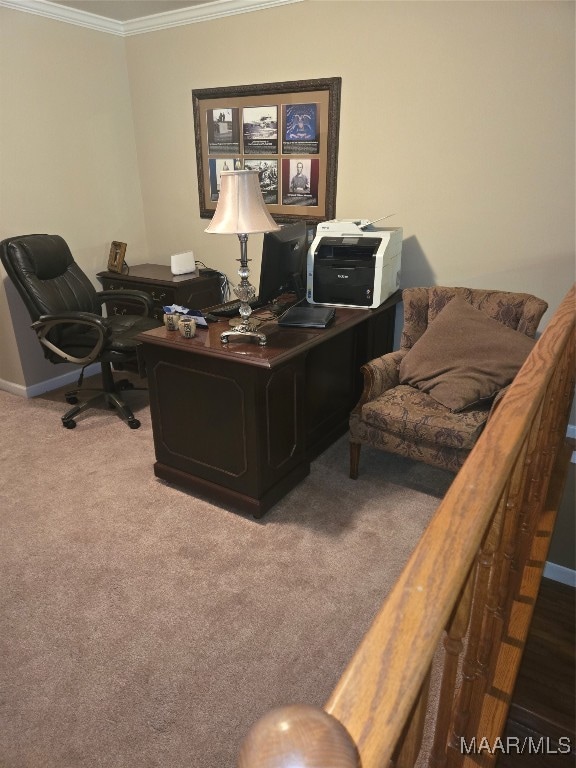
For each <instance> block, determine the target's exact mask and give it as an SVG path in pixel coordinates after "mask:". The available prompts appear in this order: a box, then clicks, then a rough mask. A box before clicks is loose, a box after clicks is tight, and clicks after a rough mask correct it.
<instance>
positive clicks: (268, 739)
mask: <svg viewBox="0 0 576 768" xmlns="http://www.w3.org/2000/svg"><path fill="white" fill-rule="evenodd" d="M238 768H360V758H359V756H358V751H357V749H356V746H355V744H354V742H353V741H352V738H351V737H350V735H349V734H348V731H347V730H346V728H344V726H343V725H342V724H341V723H340V722H339V721H338V720H336V718H335V717H332V715H329V714H328V713H327V712H324V710H323V709H316V708H315V707H309V706H306V705H291V706H286V707H279V708H278V709H273V710H271V711H270V712H268V713H267V714H266V715H264V717H262V718H260V720H258V722H257V723H256V724H255V725H253V726H252V728H251V730H250V731H249V732H248V735H247V736H246V738H245V739H244V741H243V742H242V746H241V748H240V756H239V759H238Z"/></svg>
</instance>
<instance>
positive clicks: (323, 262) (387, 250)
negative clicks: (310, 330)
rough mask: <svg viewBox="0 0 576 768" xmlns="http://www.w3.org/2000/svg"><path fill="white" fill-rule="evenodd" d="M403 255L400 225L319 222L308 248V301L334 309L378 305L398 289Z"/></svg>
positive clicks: (345, 221)
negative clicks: (382, 225) (383, 225)
mask: <svg viewBox="0 0 576 768" xmlns="http://www.w3.org/2000/svg"><path fill="white" fill-rule="evenodd" d="M401 254H402V227H391V228H388V227H375V226H374V223H373V222H370V221H368V219H333V220H332V221H323V222H322V223H321V224H318V227H317V229H316V236H315V238H314V240H313V242H312V245H311V246H310V248H309V250H308V258H307V264H306V298H307V300H308V301H309V302H310V303H312V304H322V305H326V306H332V307H359V308H364V309H372V308H373V307H378V306H379V305H380V304H382V303H383V302H384V301H386V299H387V298H388V297H389V296H391V295H392V294H393V293H394V292H395V291H397V290H398V288H399V286H400V260H401Z"/></svg>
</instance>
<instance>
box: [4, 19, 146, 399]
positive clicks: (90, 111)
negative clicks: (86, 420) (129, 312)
mask: <svg viewBox="0 0 576 768" xmlns="http://www.w3.org/2000/svg"><path fill="white" fill-rule="evenodd" d="M0 30H1V33H0V34H1V39H0V239H2V238H5V237H9V236H11V235H17V234H27V233H32V232H49V233H55V234H61V235H62V236H63V237H64V238H65V239H66V240H67V241H68V243H69V245H70V247H71V249H72V252H73V253H74V255H75V257H76V258H77V260H78V261H79V263H80V264H81V265H82V267H83V268H84V269H85V270H86V272H87V273H88V274H89V276H90V277H91V278H92V279H93V280H94V283H95V285H97V287H101V286H100V285H99V283H98V282H97V280H96V277H95V276H96V273H97V272H98V271H99V270H101V269H105V267H106V263H107V259H108V252H109V249H110V243H111V242H112V240H121V241H124V242H127V243H128V244H129V250H128V251H127V254H126V257H127V259H130V258H131V257H132V258H138V260H140V259H141V258H142V256H144V260H146V254H147V245H146V237H145V227H144V216H143V210H142V196H141V192H140V180H139V175H138V165H137V158H136V148H135V143H134V129H133V123H132V109H131V104H130V92H129V88H128V73H127V68H126V57H125V51H124V40H123V39H122V38H120V37H116V36H113V35H109V34H104V33H101V32H95V31H90V30H87V29H83V28H80V27H77V26H72V25H70V24H64V23H61V22H56V21H51V20H49V19H44V18H40V17H38V16H34V15H31V14H29V13H22V12H18V11H13V10H9V9H6V8H4V7H0ZM4 275H5V273H4V272H3V270H2V271H1V272H0V276H1V277H2V278H4ZM0 323H1V328H2V330H1V334H2V336H1V338H2V341H1V344H2V352H1V355H0V380H2V381H3V382H9V383H12V384H14V385H16V386H17V387H23V386H24V385H28V386H30V385H33V384H36V383H37V382H41V381H43V380H45V379H50V378H52V377H55V376H57V375H61V374H62V373H64V372H65V371H66V370H67V369H68V368H69V366H67V365H62V366H58V367H57V368H55V366H54V365H51V364H50V363H48V362H47V361H46V360H44V357H43V355H42V352H41V349H40V346H39V344H38V342H37V341H36V338H35V336H34V334H33V332H32V331H31V330H30V329H29V324H30V321H29V317H28V315H27V313H26V312H25V310H24V309H23V306H22V304H21V302H20V299H19V297H18V296H17V295H16V292H15V291H14V289H13V287H12V285H11V284H8V282H7V280H6V279H5V278H4V279H2V280H0ZM14 327H16V328H17V331H16V333H14Z"/></svg>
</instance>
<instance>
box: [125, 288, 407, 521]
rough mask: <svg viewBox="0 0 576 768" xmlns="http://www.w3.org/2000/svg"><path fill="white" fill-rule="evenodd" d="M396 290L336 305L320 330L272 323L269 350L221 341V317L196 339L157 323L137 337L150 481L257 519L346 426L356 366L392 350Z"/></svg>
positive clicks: (357, 381)
mask: <svg viewBox="0 0 576 768" xmlns="http://www.w3.org/2000/svg"><path fill="white" fill-rule="evenodd" d="M400 297H401V294H400V292H399V291H398V292H397V293H396V294H394V296H392V297H391V298H390V299H388V300H387V301H386V302H385V303H384V304H383V305H382V306H380V307H379V308H378V309H374V310H365V309H350V308H338V309H336V320H335V322H334V324H333V325H332V326H331V327H329V328H325V329H321V330H318V329H309V328H306V329H304V328H302V329H300V328H298V329H296V328H295V329H292V328H279V327H278V326H277V324H276V323H275V322H272V323H269V324H267V325H265V326H262V329H263V330H264V331H265V332H266V333H267V335H268V344H267V346H265V347H259V346H258V345H256V344H251V343H238V342H231V343H230V344H228V345H223V344H222V343H221V341H220V334H221V332H222V330H223V329H224V328H226V327H227V321H220V322H217V323H212V324H210V326H209V327H208V328H207V329H198V331H197V334H196V337H195V338H193V339H184V338H183V337H182V336H181V335H180V334H179V333H178V332H177V331H168V330H166V328H164V327H162V328H157V329H154V330H152V331H147V332H146V333H143V334H141V335H140V336H139V337H138V339H139V341H141V342H142V345H143V354H144V359H145V362H146V370H147V374H148V380H149V387H150V409H151V414H152V428H153V434H154V447H155V451H156V463H155V465H154V472H155V474H156V476H157V477H160V478H162V479H164V480H167V481H169V482H171V483H174V484H176V485H180V486H183V487H185V488H188V489H191V490H193V491H196V492H198V493H200V494H201V495H204V496H207V497H209V498H210V499H213V500H215V501H216V502H219V503H223V504H225V505H226V506H230V507H232V508H237V509H240V510H242V511H248V512H250V513H251V514H253V515H254V517H261V516H262V515H263V514H264V512H266V510H268V509H270V507H271V506H272V505H273V504H275V503H276V502H277V501H278V500H279V499H280V498H282V496H284V495H285V494H286V493H288V491H289V490H290V489H292V488H293V487H294V486H295V485H296V484H297V483H299V482H300V481H301V480H302V479H303V478H304V477H305V476H306V475H307V474H308V473H309V471H310V461H311V459H313V458H314V457H315V456H317V455H318V454H319V453H321V452H322V451H323V450H325V449H326V448H327V447H328V446H329V445H330V444H331V443H332V442H334V440H336V439H337V438H338V437H339V436H340V435H342V434H344V433H345V432H346V430H347V429H348V417H349V414H350V411H351V409H352V408H353V407H354V405H355V404H356V402H357V401H358V398H359V397H360V393H361V391H362V381H361V374H360V366H361V365H362V364H363V363H365V362H366V361H367V360H370V359H372V358H374V357H377V356H378V355H381V354H384V353H385V352H389V351H391V350H392V346H393V341H394V319H395V312H396V304H397V303H398V302H399V301H400ZM342 471H343V472H346V471H347V468H346V467H343V468H342Z"/></svg>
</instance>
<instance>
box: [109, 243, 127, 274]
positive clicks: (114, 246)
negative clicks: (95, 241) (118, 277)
mask: <svg viewBox="0 0 576 768" xmlns="http://www.w3.org/2000/svg"><path fill="white" fill-rule="evenodd" d="M126 248H127V244H126V243H121V242H119V241H117V240H113V241H112V243H111V245H110V255H109V256H108V272H118V273H120V274H122V272H124V271H126V267H125V264H124V258H125V256H126Z"/></svg>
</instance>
